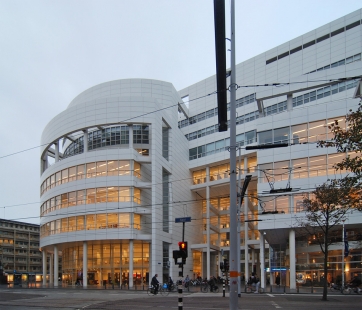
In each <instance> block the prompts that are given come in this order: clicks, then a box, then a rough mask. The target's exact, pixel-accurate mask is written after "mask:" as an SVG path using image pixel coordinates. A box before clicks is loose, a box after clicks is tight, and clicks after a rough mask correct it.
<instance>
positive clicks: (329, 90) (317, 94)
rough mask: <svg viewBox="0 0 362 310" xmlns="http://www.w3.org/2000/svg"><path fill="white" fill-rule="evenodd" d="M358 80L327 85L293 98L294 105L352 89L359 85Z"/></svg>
mask: <svg viewBox="0 0 362 310" xmlns="http://www.w3.org/2000/svg"><path fill="white" fill-rule="evenodd" d="M357 83H358V80H350V81H347V82H340V83H337V84H334V85H330V86H326V87H323V88H319V89H317V90H314V91H311V92H309V93H306V94H304V95H301V96H298V97H295V98H293V107H296V106H299V105H302V104H305V103H308V102H311V101H314V100H317V99H321V98H324V97H328V96H331V95H334V94H336V93H340V92H342V91H345V90H347V89H351V88H354V87H356V86H357Z"/></svg>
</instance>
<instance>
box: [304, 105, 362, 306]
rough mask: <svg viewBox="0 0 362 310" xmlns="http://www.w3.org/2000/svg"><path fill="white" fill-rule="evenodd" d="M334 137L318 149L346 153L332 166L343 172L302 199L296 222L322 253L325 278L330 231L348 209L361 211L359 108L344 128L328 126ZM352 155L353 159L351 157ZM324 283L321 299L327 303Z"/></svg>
mask: <svg viewBox="0 0 362 310" xmlns="http://www.w3.org/2000/svg"><path fill="white" fill-rule="evenodd" d="M329 129H330V130H331V132H332V134H333V136H334V137H333V138H332V139H331V140H330V141H319V142H318V146H319V147H335V148H336V149H337V152H340V153H346V154H347V155H346V158H345V159H343V160H342V161H341V162H339V163H337V164H335V165H334V168H335V169H336V171H338V170H339V171H343V172H345V173H346V174H345V176H344V177H341V178H339V179H333V180H328V181H327V182H325V183H324V184H322V185H321V186H318V187H317V188H316V189H315V190H314V191H313V192H312V193H313V194H314V197H313V198H312V199H308V198H305V199H304V200H303V204H304V206H305V209H306V214H305V218H302V219H299V220H298V226H300V227H302V228H303V229H304V230H305V231H306V232H307V233H308V234H310V235H313V236H314V238H315V239H316V240H317V242H318V243H319V245H320V248H321V250H322V252H323V254H324V262H323V266H324V275H325V277H326V276H327V274H328V265H327V263H328V247H329V246H330V245H331V243H333V238H331V237H332V236H331V232H332V231H333V229H335V228H336V226H338V225H341V224H342V223H343V221H344V220H345V219H346V217H347V213H348V212H349V211H350V210H351V209H357V210H359V211H362V198H361V188H362V158H361V151H362V105H361V102H360V103H359V105H358V108H357V110H356V111H352V110H350V111H349V113H348V114H347V115H346V127H345V128H343V127H341V126H340V125H339V123H338V121H337V120H335V121H334V123H333V124H331V125H330V126H329ZM351 155H353V156H351ZM327 292H328V290H327V281H324V286H323V298H322V300H327Z"/></svg>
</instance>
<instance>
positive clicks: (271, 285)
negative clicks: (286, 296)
mask: <svg viewBox="0 0 362 310" xmlns="http://www.w3.org/2000/svg"><path fill="white" fill-rule="evenodd" d="M270 293H273V284H270Z"/></svg>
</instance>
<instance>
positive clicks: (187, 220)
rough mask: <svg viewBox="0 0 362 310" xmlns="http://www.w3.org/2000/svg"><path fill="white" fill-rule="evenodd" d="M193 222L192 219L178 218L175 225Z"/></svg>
mask: <svg viewBox="0 0 362 310" xmlns="http://www.w3.org/2000/svg"><path fill="white" fill-rule="evenodd" d="M185 222H191V217H176V218H175V223H185Z"/></svg>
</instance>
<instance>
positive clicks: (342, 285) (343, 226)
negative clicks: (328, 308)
mask: <svg viewBox="0 0 362 310" xmlns="http://www.w3.org/2000/svg"><path fill="white" fill-rule="evenodd" d="M343 288H344V222H343V224H342V290H343Z"/></svg>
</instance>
